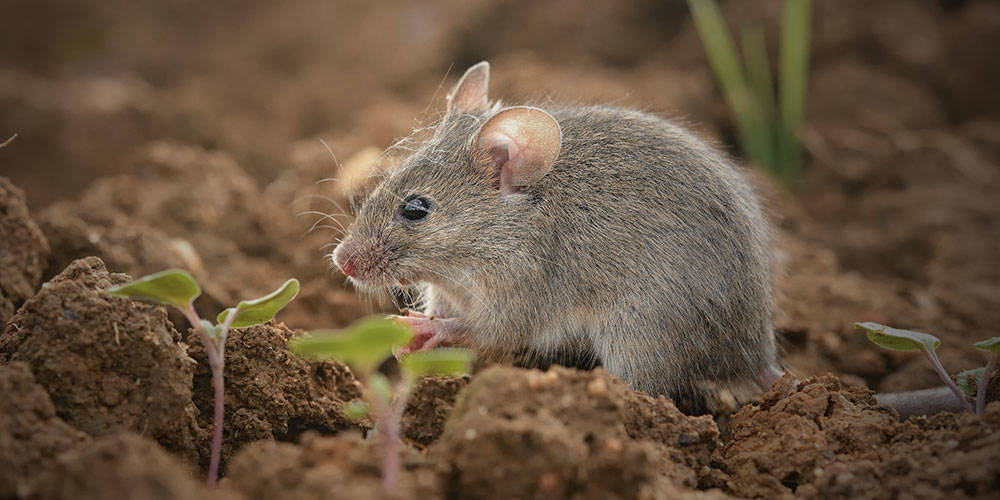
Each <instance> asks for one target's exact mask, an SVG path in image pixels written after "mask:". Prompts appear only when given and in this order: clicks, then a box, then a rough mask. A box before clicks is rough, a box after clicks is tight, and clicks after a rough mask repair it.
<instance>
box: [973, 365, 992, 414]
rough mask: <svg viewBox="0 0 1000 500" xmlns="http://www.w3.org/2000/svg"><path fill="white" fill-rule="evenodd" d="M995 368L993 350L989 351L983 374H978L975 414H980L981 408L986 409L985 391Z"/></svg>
mask: <svg viewBox="0 0 1000 500" xmlns="http://www.w3.org/2000/svg"><path fill="white" fill-rule="evenodd" d="M996 368H997V354H996V353H995V352H991V353H990V360H989V361H987V362H986V368H985V369H984V370H983V374H982V375H980V376H979V382H978V383H977V384H976V415H982V414H983V410H985V409H986V391H987V390H989V386H990V379H991V378H992V377H993V372H994V371H996Z"/></svg>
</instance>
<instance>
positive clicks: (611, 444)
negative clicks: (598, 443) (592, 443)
mask: <svg viewBox="0 0 1000 500" xmlns="http://www.w3.org/2000/svg"><path fill="white" fill-rule="evenodd" d="M604 447H605V448H606V449H607V450H608V451H610V452H613V453H618V452H620V451H622V442H621V440H618V439H615V438H610V439H608V440H606V441H604Z"/></svg>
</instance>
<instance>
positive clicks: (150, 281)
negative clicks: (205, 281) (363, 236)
mask: <svg viewBox="0 0 1000 500" xmlns="http://www.w3.org/2000/svg"><path fill="white" fill-rule="evenodd" d="M106 292H107V293H109V294H111V295H117V296H120V297H128V298H131V299H136V300H144V301H147V302H154V303H157V304H162V305H166V306H172V307H174V308H176V309H177V310H178V311H180V312H181V313H183V314H184V317H186V318H187V320H188V323H191V327H192V328H194V330H195V331H196V332H198V338H200V339H201V343H202V344H203V345H204V346H205V353H206V354H207V355H208V366H209V367H210V368H211V370H212V388H213V389H214V390H215V403H214V406H215V408H214V410H215V414H214V425H215V428H214V430H213V433H212V455H211V458H210V460H209V466H208V486H209V487H214V486H215V483H216V481H218V479H219V459H220V457H221V455H222V423H223V416H224V413H225V384H224V378H223V373H224V371H225V365H226V359H225V351H226V336H227V335H228V334H229V329H230V328H245V327H248V326H253V325H259V324H262V323H267V322H268V321H270V320H271V318H273V317H274V315H275V314H278V311H280V310H282V309H283V308H284V307H285V306H286V305H288V303H289V302H291V301H292V299H294V298H295V296H296V295H297V294H298V293H299V281H298V280H296V279H290V280H288V281H286V282H285V284H283V285H281V287H279V288H278V289H277V290H275V291H273V292H271V293H269V294H267V295H265V296H263V297H260V298H258V299H254V300H244V301H242V302H240V303H239V304H237V305H236V307H230V308H228V309H226V310H225V311H222V312H221V313H220V314H219V316H218V317H217V318H216V321H217V323H216V324H212V323H211V322H210V321H207V320H204V319H201V317H199V316H198V313H197V312H196V311H195V310H194V299H196V298H198V296H199V295H201V287H199V286H198V282H197V281H195V279H194V278H193V277H192V276H191V275H190V274H188V272H187V271H183V270H180V269H170V270H167V271H162V272H159V273H155V274H150V275H149V276H144V277H142V278H139V279H137V280H135V281H133V282H131V283H126V284H124V285H120V286H116V287H114V288H110V289H108V290H106Z"/></svg>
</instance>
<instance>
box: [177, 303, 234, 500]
mask: <svg viewBox="0 0 1000 500" xmlns="http://www.w3.org/2000/svg"><path fill="white" fill-rule="evenodd" d="M183 312H184V315H185V317H187V320H188V321H189V322H190V323H191V326H192V327H193V328H194V330H195V331H196V332H198V337H199V338H200V339H201V343H202V345H204V346H205V354H206V355H207V356H208V366H209V368H210V369H211V371H212V388H213V389H214V392H215V402H214V404H213V406H214V408H213V410H214V411H213V417H212V418H213V425H214V428H213V429H212V452H211V456H210V457H209V462H208V480H207V481H206V483H207V484H208V487H209V488H214V487H215V484H216V483H217V482H218V480H219V461H220V460H221V458H222V430H223V423H224V419H225V410H226V408H225V405H226V392H225V390H226V386H225V379H224V377H223V374H224V373H225V369H226V358H225V346H226V335H227V334H228V333H229V328H230V327H231V326H232V324H233V320H234V319H235V318H236V314H235V311H234V312H233V313H231V314H229V315H228V316H227V317H226V322H225V323H224V324H223V325H222V329H221V330H220V331H219V338H218V339H216V338H213V337H212V336H211V335H209V334H208V332H206V331H205V328H204V327H203V326H202V325H201V318H199V317H198V313H197V312H196V311H195V310H194V304H193V303H191V304H188V307H187V309H185V310H184V311H183Z"/></svg>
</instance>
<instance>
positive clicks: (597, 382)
mask: <svg viewBox="0 0 1000 500" xmlns="http://www.w3.org/2000/svg"><path fill="white" fill-rule="evenodd" d="M607 392H608V384H606V383H605V382H604V379H603V378H595V379H594V380H591V381H590V382H589V383H588V384H587V394H590V395H591V396H603V395H605V394H607Z"/></svg>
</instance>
